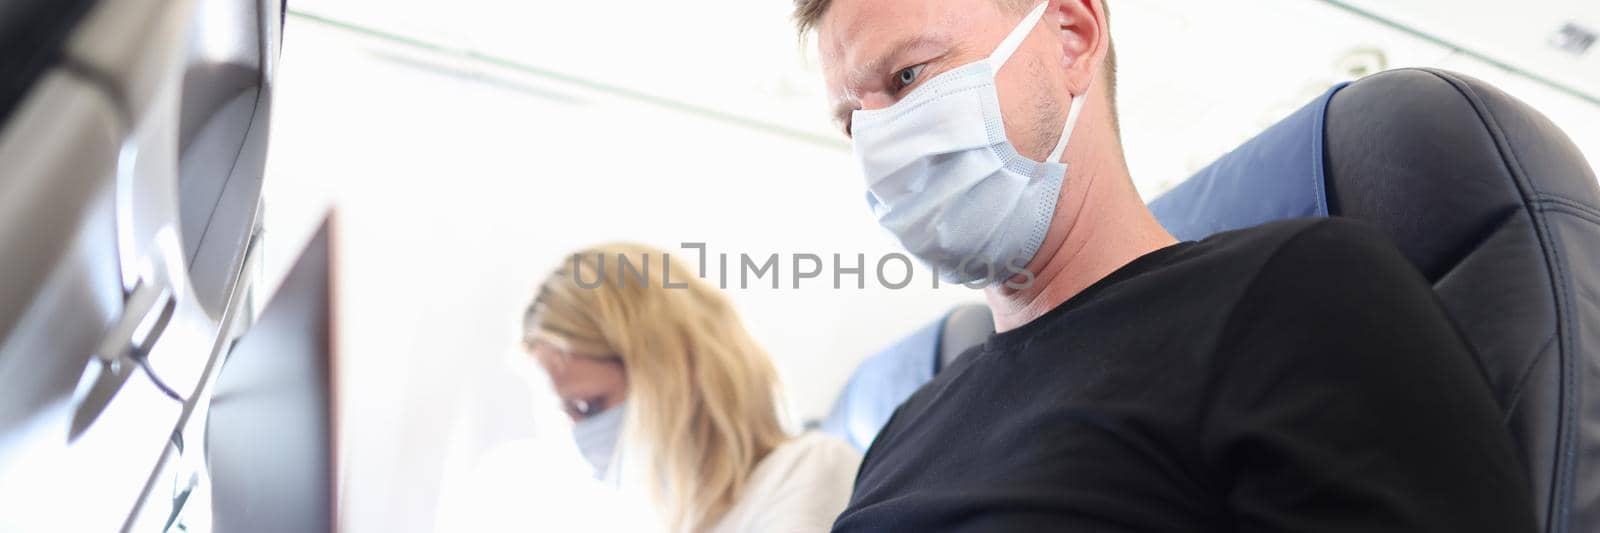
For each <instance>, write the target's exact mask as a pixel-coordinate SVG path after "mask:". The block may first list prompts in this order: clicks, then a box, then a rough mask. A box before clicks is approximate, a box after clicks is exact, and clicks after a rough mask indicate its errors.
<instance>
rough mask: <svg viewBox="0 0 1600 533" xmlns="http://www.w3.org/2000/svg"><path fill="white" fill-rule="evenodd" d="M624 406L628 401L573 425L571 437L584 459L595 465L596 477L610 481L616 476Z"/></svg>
mask: <svg viewBox="0 0 1600 533" xmlns="http://www.w3.org/2000/svg"><path fill="white" fill-rule="evenodd" d="M627 407H628V405H627V402H625V401H624V402H620V403H618V404H616V405H613V406H611V407H609V408H607V409H606V410H604V411H601V412H600V413H598V414H595V415H592V416H589V417H587V418H583V419H580V420H578V421H577V422H575V423H573V425H572V439H573V440H574V441H576V442H577V444H578V451H580V452H582V453H583V458H584V459H585V460H587V461H589V464H590V465H591V466H593V467H594V477H595V479H599V480H611V479H614V478H615V477H616V476H615V475H614V474H615V472H613V470H614V468H613V466H614V463H615V462H616V459H617V455H618V451H617V441H618V439H619V438H620V437H621V436H622V421H623V418H624V417H625V415H626V413H627Z"/></svg>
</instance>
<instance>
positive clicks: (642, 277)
mask: <svg viewBox="0 0 1600 533" xmlns="http://www.w3.org/2000/svg"><path fill="white" fill-rule="evenodd" d="M524 322H525V326H524V335H525V336H526V341H528V342H530V343H550V344H552V345H553V346H555V347H557V348H559V349H561V350H562V351H563V352H565V353H568V354H573V355H574V356H580V357H593V358H598V359H616V360H620V361H621V362H622V365H623V368H624V369H625V370H626V372H627V380H628V387H629V388H628V406H629V408H628V413H627V420H626V421H625V422H624V430H623V434H624V435H625V437H624V439H625V441H626V446H627V449H629V450H639V451H643V450H649V451H650V452H651V453H648V454H645V456H644V457H638V456H634V457H631V458H628V459H629V460H628V465H629V467H630V470H628V472H629V475H635V474H637V475H641V476H644V477H643V479H642V481H643V482H644V483H645V484H646V485H647V486H648V487H649V488H650V489H651V492H652V494H653V496H654V498H653V499H654V501H655V502H656V504H657V506H658V507H659V508H660V510H661V511H662V512H663V514H664V515H665V518H666V519H667V520H668V521H669V522H668V523H669V524H670V526H671V527H672V529H673V530H674V531H699V530H703V529H707V528H710V527H712V526H714V525H716V523H717V521H718V520H719V519H720V518H721V517H722V516H723V515H724V514H726V513H727V512H728V510H729V508H730V507H732V506H733V504H734V501H735V499H736V498H738V497H739V495H740V494H741V492H742V491H743V490H744V488H745V486H746V484H747V483H748V482H749V480H750V473H751V471H752V470H754V469H755V466H756V464H757V463H758V462H759V461H760V460H761V459H762V458H763V457H765V456H766V455H767V453H768V452H771V451H772V450H773V449H774V448H776V447H777V446H778V445H779V444H781V443H782V442H783V441H784V440H785V439H787V438H788V437H787V435H786V434H785V433H784V430H783V428H782V424H781V423H780V421H779V416H780V413H779V410H778V409H779V405H778V404H779V402H778V396H777V395H778V392H779V391H778V378H777V371H776V370H775V369H774V368H773V366H772V361H771V360H770V359H769V357H768V355H767V353H766V352H765V351H763V350H762V349H761V347H760V346H759V345H757V344H756V342H755V340H754V339H752V338H751V337H750V334H749V333H748V332H746V331H745V329H744V326H743V325H742V324H741V323H740V321H739V317H738V314H737V313H736V312H735V310H734V308H733V305H732V304H731V302H729V301H728V299H727V298H726V297H725V296H724V295H723V294H722V293H721V292H719V291H718V290H717V289H715V288H713V287H712V286H711V285H709V284H707V283H706V282H704V281H702V280H700V279H699V278H698V277H697V276H695V273H694V272H693V271H691V270H690V269H688V268H686V267H685V266H684V265H683V264H682V263H680V262H679V261H677V260H674V259H671V258H670V256H669V255H668V254H667V253H666V252H663V251H661V250H658V249H655V248H651V247H648V246H643V245H638V244H628V243H613V244H606V245H601V246H596V247H593V248H589V249H585V250H583V251H580V252H578V253H575V254H573V255H571V256H569V257H568V258H567V259H566V260H565V261H563V263H562V265H561V266H560V267H559V268H557V269H556V270H555V272H552V273H551V274H550V276H549V277H548V278H546V279H545V280H544V283H543V284H541V286H540V287H539V291H538V295H537V296H536V297H535V298H534V301H533V303H532V304H531V305H529V306H528V310H527V313H526V315H525V317H524ZM634 467H638V468H637V469H636V470H635V469H633V468H634Z"/></svg>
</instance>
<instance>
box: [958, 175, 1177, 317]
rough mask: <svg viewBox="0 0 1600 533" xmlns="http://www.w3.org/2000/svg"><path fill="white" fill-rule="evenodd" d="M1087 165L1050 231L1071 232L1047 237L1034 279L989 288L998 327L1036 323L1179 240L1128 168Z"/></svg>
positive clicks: (1076, 177) (1040, 253)
mask: <svg viewBox="0 0 1600 533" xmlns="http://www.w3.org/2000/svg"><path fill="white" fill-rule="evenodd" d="M1082 170H1083V171H1084V172H1082V173H1079V174H1077V175H1075V176H1072V177H1070V178H1069V182H1070V180H1073V179H1077V180H1081V181H1078V182H1077V183H1069V187H1068V190H1067V191H1065V193H1066V194H1067V195H1068V196H1067V197H1066V198H1065V201H1063V202H1062V203H1061V204H1062V205H1058V206H1057V209H1058V210H1062V208H1065V210H1064V212H1062V213H1058V216H1057V217H1056V218H1055V219H1054V220H1052V221H1051V228H1050V231H1051V232H1057V231H1066V236H1065V238H1062V239H1054V244H1053V245H1052V242H1051V241H1052V240H1051V239H1047V240H1046V242H1045V244H1044V248H1041V249H1040V250H1039V252H1038V256H1036V257H1035V258H1034V261H1033V262H1032V263H1030V265H1029V266H1030V267H1032V266H1035V264H1036V263H1038V262H1039V261H1041V260H1042V261H1044V263H1043V265H1042V266H1039V267H1038V268H1035V269H1031V270H1032V271H1033V272H1035V273H1036V274H1035V275H1034V280H1033V283H1032V284H1031V285H1029V286H1028V287H1026V288H1022V289H1010V288H1007V287H1005V286H1004V285H995V286H991V287H990V288H988V289H986V290H985V291H984V294H985V297H986V298H987V299H988V302H989V308H990V309H991V310H992V311H993V312H994V320H995V329H996V330H997V331H1007V330H1011V329H1014V328H1017V327H1019V326H1021V325H1023V324H1027V323H1028V322H1032V321H1033V320H1034V319H1036V318H1039V317H1040V316H1043V315H1044V314H1045V313H1048V312H1050V310H1052V309H1055V308H1056V307H1057V306H1059V305H1061V304H1062V303H1064V302H1066V301H1067V300H1068V299H1071V298H1072V297H1073V296H1076V295H1077V294H1078V293H1080V292H1083V290H1084V289H1086V288H1088V287H1089V286H1090V285H1093V284H1094V283H1095V282H1098V281H1100V280H1101V279H1103V278H1105V277H1106V276H1108V275H1110V274H1111V273H1112V272H1115V271H1116V270H1117V269H1120V268H1122V267H1123V266H1126V265H1127V264H1128V263H1131V262H1133V260H1135V259H1138V258H1139V257H1141V256H1144V255H1145V254H1148V253H1150V252H1153V251H1156V250H1159V249H1161V248H1164V247H1166V246H1169V245H1171V244H1173V243H1175V242H1177V240H1176V239H1174V238H1173V237H1172V235H1171V234H1169V233H1167V231H1166V229H1165V228H1163V227H1161V224H1160V223H1159V222H1157V221H1156V219H1155V216H1154V215H1151V214H1150V210H1149V209H1147V208H1146V207H1145V205H1144V202H1143V201H1142V200H1140V199H1139V194H1138V191H1136V190H1134V188H1133V181H1132V180H1131V179H1129V178H1128V172H1127V169H1126V167H1124V166H1122V165H1101V166H1097V167H1095V168H1085V169H1082ZM1073 185H1076V186H1073ZM1039 256H1043V257H1039Z"/></svg>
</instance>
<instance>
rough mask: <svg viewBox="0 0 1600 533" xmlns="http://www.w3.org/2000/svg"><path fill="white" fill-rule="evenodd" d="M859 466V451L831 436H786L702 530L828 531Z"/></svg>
mask: <svg viewBox="0 0 1600 533" xmlns="http://www.w3.org/2000/svg"><path fill="white" fill-rule="evenodd" d="M860 464H861V454H860V453H857V452H856V450H855V448H852V447H850V445H849V444H845V442H844V441H842V440H839V439H838V438H835V437H833V436H830V435H825V434H822V433H817V432H811V433H806V434H803V435H800V436H798V437H795V438H793V439H790V440H789V441H788V442H785V443H783V444H781V445H779V446H778V448H777V449H775V450H772V452H771V453H768V454H767V456H766V457H765V458H763V459H761V462H760V463H758V464H756V469H755V471H754V472H752V473H751V476H750V483H749V485H746V486H745V490H744V494H742V495H740V497H739V499H738V501H736V502H734V504H733V507H732V508H731V509H729V510H728V514H726V515H723V517H722V520H720V521H718V522H717V525H716V527H713V528H711V529H710V530H708V531H707V533H814V532H818V531H828V530H830V529H832V528H833V520H834V519H835V518H838V516H839V513H840V512H841V511H844V506H845V504H847V503H849V502H850V490H851V488H852V487H853V486H854V485H855V479H856V468H857V467H858V466H859V465H860Z"/></svg>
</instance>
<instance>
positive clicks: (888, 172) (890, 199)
mask: <svg viewBox="0 0 1600 533" xmlns="http://www.w3.org/2000/svg"><path fill="white" fill-rule="evenodd" d="M1046 6H1047V4H1040V5H1039V6H1038V7H1036V8H1034V10H1033V11H1031V12H1029V13H1028V16H1026V17H1024V18H1023V19H1022V22H1021V23H1019V24H1018V25H1017V27H1016V28H1014V29H1012V31H1011V34H1010V35H1008V36H1007V37H1006V38H1005V40H1004V41H1002V42H1001V43H1000V45H999V46H998V47H996V49H995V51H994V53H993V54H991V55H990V56H989V57H988V58H986V59H983V60H980V61H977V62H974V63H971V64H967V65H964V66H961V67H957V68H955V69H953V70H950V71H948V72H945V73H942V74H940V75H938V76H936V77H934V78H932V79H930V80H928V81H926V82H924V83H923V84H922V86H920V87H917V88H916V89H915V90H913V91H912V92H911V94H909V95H907V96H906V97H905V98H904V99H902V100H900V101H899V102H895V103H894V105H891V106H889V107H886V108H883V109H872V110H859V111H856V112H855V113H853V114H852V115H851V132H852V137H853V138H854V146H855V154H856V160H857V161H858V162H859V163H860V164H861V168H862V171H863V172H864V173H865V174H866V178H867V190H868V194H867V203H868V204H869V205H870V206H871V207H872V211H873V214H874V215H876V216H877V218H878V223H879V224H881V225H883V227H885V228H887V229H888V230H889V231H890V233H893V234H894V235H895V237H896V238H898V239H899V240H900V243H901V244H902V245H904V246H905V247H906V250H907V251H910V252H911V254H912V255H915V256H917V258H918V259H921V260H922V261H923V262H925V263H927V264H929V265H930V266H932V267H933V268H934V269H935V270H936V271H937V272H938V274H939V276H940V277H942V278H944V279H945V281H949V282H952V283H968V284H971V285H974V286H976V285H988V284H993V283H997V282H1001V281H1004V280H1006V279H1009V278H1010V277H1012V276H1013V275H1016V274H1018V273H1020V272H1021V269H1022V268H1023V267H1025V266H1026V265H1027V264H1028V262H1029V261H1030V260H1032V259H1033V256H1034V254H1036V253H1038V251H1039V247H1040V246H1041V245H1042V244H1043V243H1044V237H1045V233H1046V232H1047V231H1048V230H1049V229H1050V221H1051V219H1052V218H1053V216H1054V213H1055V206H1056V200H1057V198H1059V196H1060V192H1061V187H1062V183H1063V181H1064V180H1065V179H1066V172H1067V167H1066V165H1064V164H1062V163H1060V160H1061V156H1062V155H1063V154H1064V153H1065V152H1066V148H1067V139H1068V138H1069V137H1070V136H1071V134H1072V127H1073V124H1075V123H1076V122H1077V120H1078V114H1079V113H1080V112H1081V111H1082V109H1083V101H1084V100H1085V99H1084V98H1083V97H1082V96H1081V95H1080V96H1078V97H1075V98H1073V99H1072V105H1071V107H1070V111H1069V112H1068V113H1067V121H1066V124H1065V126H1064V127H1063V128H1062V132H1061V137H1060V138H1059V140H1058V142H1057V143H1056V148H1055V151H1054V152H1052V153H1051V154H1050V156H1049V159H1047V160H1045V161H1043V162H1040V161H1033V160H1030V159H1028V158H1027V157H1024V156H1022V155H1021V154H1020V153H1018V152H1017V149H1016V147H1015V146H1013V145H1012V143H1011V141H1010V140H1008V139H1007V138H1006V130H1005V125H1004V123H1003V122H1002V120H1001V117H1000V97H999V94H998V92H997V91H996V89H995V73H996V72H998V71H999V70H1000V67H1001V66H1002V65H1005V63H1006V61H1007V60H1009V59H1010V58H1011V55H1012V53H1013V52H1015V51H1016V49H1017V47H1018V46H1019V45H1020V44H1021V43H1022V41H1023V39H1024V38H1026V37H1027V36H1028V34H1029V33H1030V32H1032V30H1033V28H1034V26H1035V25H1037V24H1038V22H1039V20H1040V19H1041V17H1043V15H1044V12H1045V7H1046Z"/></svg>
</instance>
